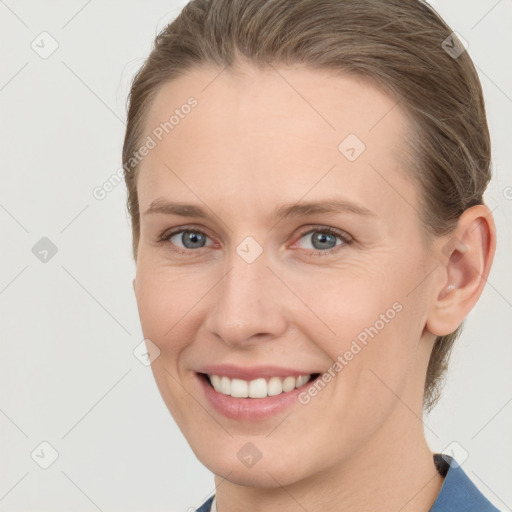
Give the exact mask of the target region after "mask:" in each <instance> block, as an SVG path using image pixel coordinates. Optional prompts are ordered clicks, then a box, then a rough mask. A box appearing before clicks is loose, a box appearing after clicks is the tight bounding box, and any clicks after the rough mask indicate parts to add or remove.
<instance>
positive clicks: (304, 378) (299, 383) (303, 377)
mask: <svg viewBox="0 0 512 512" xmlns="http://www.w3.org/2000/svg"><path fill="white" fill-rule="evenodd" d="M307 380H308V376H307V375H300V376H299V377H297V382H296V383H295V387H296V388H300V387H301V386H302V385H303V384H305V383H306V381H307Z"/></svg>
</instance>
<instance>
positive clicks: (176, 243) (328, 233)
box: [158, 226, 353, 255]
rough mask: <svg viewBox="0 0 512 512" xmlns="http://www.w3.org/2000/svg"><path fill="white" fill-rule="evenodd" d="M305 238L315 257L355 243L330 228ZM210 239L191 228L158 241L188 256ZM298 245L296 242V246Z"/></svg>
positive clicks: (167, 233) (315, 230) (313, 231)
mask: <svg viewBox="0 0 512 512" xmlns="http://www.w3.org/2000/svg"><path fill="white" fill-rule="evenodd" d="M303 238H304V239H305V240H306V241H307V242H308V243H309V245H310V247H305V249H306V250H308V251H310V252H312V254H314V255H325V254H332V253H333V252H337V251H338V250H339V249H341V247H342V246H344V245H348V244H350V243H352V242H353V238H352V237H351V236H350V235H349V234H348V233H345V232H344V231H341V230H339V229H336V228H332V227H329V226H316V227H314V228H313V229H310V230H308V231H304V232H303V233H301V235H300V239H303ZM208 239H210V237H209V236H208V235H207V234H206V233H205V232H204V231H202V230H201V229H196V228H193V227H189V228H187V229H184V228H181V229H175V230H173V231H165V232H164V233H163V234H162V235H161V236H160V237H159V239H158V241H159V242H161V243H166V244H168V245H169V247H170V248H171V250H173V251H174V252H177V253H179V254H181V255H186V254H187V253H189V252H190V251H194V250H195V249H203V248H205V247H208V246H211V245H214V244H209V245H206V241H207V240H208ZM300 239H299V240H300ZM336 239H338V240H340V241H341V243H337V240H336ZM210 240H211V239H210ZM297 243H298V242H295V244H297ZM303 248H304V247H303Z"/></svg>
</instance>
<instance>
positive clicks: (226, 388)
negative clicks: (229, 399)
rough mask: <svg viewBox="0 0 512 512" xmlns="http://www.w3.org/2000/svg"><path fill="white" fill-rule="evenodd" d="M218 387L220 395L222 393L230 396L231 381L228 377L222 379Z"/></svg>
mask: <svg viewBox="0 0 512 512" xmlns="http://www.w3.org/2000/svg"><path fill="white" fill-rule="evenodd" d="M220 387H221V390H220V392H221V393H224V394H225V395H230V394H231V379H230V378H229V377H222V378H221V379H220Z"/></svg>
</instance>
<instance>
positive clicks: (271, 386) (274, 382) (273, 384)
mask: <svg viewBox="0 0 512 512" xmlns="http://www.w3.org/2000/svg"><path fill="white" fill-rule="evenodd" d="M282 392H283V386H282V384H281V379H280V378H279V377H272V378H271V379H270V380H269V381H268V384H267V394H268V396H275V395H279V394H281V393H282Z"/></svg>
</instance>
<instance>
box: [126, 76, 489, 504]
mask: <svg viewBox="0 0 512 512" xmlns="http://www.w3.org/2000/svg"><path fill="white" fill-rule="evenodd" d="M240 69H241V70H242V72H240V73H237V74H236V75H235V74H232V73H229V72H227V71H224V72H222V73H220V74H219V72H220V70H219V69H216V68H213V67H206V66H203V67H200V68H197V69H195V70H193V71H190V72H189V73H187V74H186V75H183V76H181V77H180V78H178V79H176V80H173V81H172V82H169V83H167V84H166V85H165V86H164V87H162V89H161V90H160V91H159V93H158V95H157V96H156V98H155V100H154V102H153V104H152V107H151V109H150V111H149V112H148V116H147V119H146V134H145V135H144V138H145V137H146V136H147V135H150V134H151V132H152V130H153V129H154V128H155V127H157V126H158V125H159V124H160V123H161V122H163V121H165V120H166V119H168V117H169V113H171V112H172V111H173V110H174V109H175V108H178V107H179V106H180V105H182V104H184V103H185V102H186V100H187V98H189V97H190V96H194V97H195V98H196V99H197V100H198V105H197V107H195V108H194V109H193V110H192V112H191V113H190V114H189V115H188V116H187V117H186V118H185V119H183V120H181V121H180V124H179V125H178V126H176V127H175V128H174V130H173V131H172V132H170V133H169V134H168V135H167V136H166V137H164V138H163V140H162V141H161V142H159V143H158V145H157V146H156V147H155V148H154V149H152V150H151V151H150V152H149V154H148V155H147V156H146V157H145V158H144V159H143V161H142V162H141V164H140V174H139V177H138V181H137V191H138V196H139V204H140V211H141V232H140V241H139V246H138V253H137V271H136V277H135V280H134V290H135V294H136V299H137V304H138V309H139V315H140V320H141V324H142V329H143V333H144V337H145V338H148V339H150V340H151V341H152V342H153V343H154V344H155V345H156V346H157V347H158V348H159V350H160V355H159V356H158V357H157V358H156V359H155V360H154V362H153V363H152V370H153V374H154V377H155V379H156V383H157V385H158V387H159V390H160V392H161V395H162V397H163V400H164V401H165V403H166V405H167V407H168V409H169V411H170V412H171V414H172V416H173V418H174V419H175V421H176V423H177V424H178V426H179V428H180V429H181V431H182V432H183V434H184V436H185V437H186V439H187V441H188V443H189V444H190V446H191V448H192V450H193V451H194V453H195V454H196V456H197V457H198V459H199V460H200V461H201V462H202V463H203V464H204V465H205V466H206V467H207V468H209V469H210V470H211V471H212V472H213V473H214V474H215V484H216V487H217V489H216V495H217V507H218V510H219V511H220V512H231V511H235V510H241V509H244V510H247V511H255V510H266V511H269V512H272V511H277V510H279V511H280V512H287V511H292V510H303V509H305V510H308V512H315V511H320V510H322V511H323V512H326V511H331V510H332V511H334V510H340V507H343V510H351V511H363V510H381V511H387V510H389V511H393V512H396V511H398V510H400V511H401V512H409V511H427V510H429V508H430V507H431V506H432V504H433V502H434V501H435V498H436V496H437V494H438V493H439V490H440V488H441V485H442V483H443V479H442V477H441V476H440V475H439V474H438V473H437V471H436V470H435V467H434V464H433V460H432V453H433V452H432V451H431V450H430V448H429V447H428V445H427V443H426V440H425V436H424V432H423V424H422V420H421V418H422V401H423V386H424V381H425V373H426V368H427V364H428V359H429V356H430V351H431V349H432V344H433V341H434V340H435V337H436V336H437V335H444V334H448V333H450V332H453V331H454V330H455V329H456V327H457V326H458V325H459V324H460V323H461V321H462V320H463V318H464V317H465V316H466V315H467V314H468V313H469V311H470V310H471V308H472V307H473V306H474V304H475V303H476V301H477V300H478V297H479V296H480V294H481V292H482V289H483V286H484V284H485V277H486V276H487V275H488V273H489V269H490V265H491V262H492V258H493V255H494V248H495V232H494V229H495V228H494V223H493V219H492V215H491V214H490V212H489V210H488V208H487V207H485V206H476V207H473V208H470V209H469V210H467V211H466V212H465V213H464V214H463V215H462V216H461V218H460V220H459V223H458V225H457V228H456V230H455V231H454V232H453V233H451V234H450V235H449V236H446V237H442V238H438V239H436V240H435V241H434V243H432V244H428V243H427V241H426V238H425V235H424V232H423V231H422V228H421V226H420V222H419V217H418V211H419V202H418V200H419V191H418V190H417V186H416V185H415V184H414V183H413V181H412V180H410V179H409V178H408V176H407V169H404V168H403V166H401V164H400V163H399V162H400V160H399V152H400V150H401V149H402V148H403V139H404V137H405V136H406V134H407V133H408V130H409V129H410V128H409V127H408V124H407V120H406V117H405V114H404V112H403V111H401V110H400V108H399V107H397V106H395V108H392V107H393V106H394V105H395V103H396V102H395V101H394V100H393V99H391V98H390V97H388V96H387V95H386V94H384V93H383V92H381V91H380V90H379V89H377V88H375V87H374V86H373V85H371V84H369V83H366V82H364V81H361V80H360V79H356V78H354V77H351V76H348V75H340V74H338V75H333V74H328V73H327V72H325V73H324V72H320V71H313V70H309V69H307V68H304V67H300V66H294V67H279V68H275V69H274V68H272V69H270V68H269V69H268V70H257V69H254V68H251V67H249V66H243V67H241V68H240ZM350 133H353V134H356V135H357V136H358V137H359V139H360V140H362V141H363V142H364V144H365V145H366V150H365V151H364V152H363V153H362V154H361V155H360V156H359V157H358V158H357V159H356V160H355V161H353V162H351V161H349V160H348V159H347V158H345V156H344V155H343V154H342V153H341V152H340V151H339V150H338V145H339V144H340V142H341V141H342V140H343V139H344V138H345V137H346V136H347V135H348V134H350ZM333 197H336V198H340V197H342V198H344V199H345V200H348V201H351V202H353V203H356V204H357V205H359V206H363V207H365V208H367V209H368V210H370V211H371V212H373V214H372V215H371V216H361V215H357V214H355V213H350V212H342V213H328V214H327V213H320V214H310V215H307V216H303V217H293V218H288V219H283V220H281V221H277V220H276V219H275V218H274V217H273V216H272V212H273V210H274V208H275V207H277V206H279V205H281V204H283V203H292V204H294V203H297V202H299V201H301V202H303V201H325V200H326V199H327V198H333ZM158 198H164V199H166V200H169V201H179V202H184V203H187V204H194V205H197V206H200V207H203V208H205V209H206V210H207V214H208V217H207V218H196V217H181V216H176V215H167V214H162V213H153V214H145V212H146V210H147V209H148V208H149V206H150V204H151V203H152V202H153V201H154V200H156V199H158ZM325 227H332V228H336V229H339V230H341V231H342V232H346V233H348V234H349V235H350V236H351V237H352V238H353V242H352V243H343V242H342V240H341V239H339V238H335V239H334V240H335V243H336V247H335V248H334V249H332V248H331V247H334V242H333V243H332V244H330V245H329V244H327V245H324V246H321V245H320V246H319V245H318V244H317V245H312V244H313V242H312V239H311V235H312V234H315V233H316V231H319V232H320V233H322V228H325ZM170 228H182V229H190V230H191V231H193V230H194V228H196V229H197V228H199V229H200V230H201V231H203V232H205V233H206V234H207V236H208V238H207V239H206V242H205V243H204V245H203V247H200V248H196V249H195V248H192V249H190V248H187V247H186V246H185V245H184V244H183V241H182V239H181V234H179V235H178V236H173V237H172V242H171V241H167V242H159V241H158V240H159V237H161V235H162V234H164V233H165V232H166V231H167V232H168V231H169V230H170ZM311 231H313V233H311ZM304 233H309V234H305V235H304ZM247 236H251V237H253V238H254V239H255V240H256V241H257V243H258V244H259V245H260V246H261V248H262V249H263V252H262V254H261V255H260V256H259V257H258V258H257V259H256V260H255V261H254V262H252V263H247V262H246V261H245V260H244V259H242V258H241V257H240V256H239V255H238V254H237V252H236V248H237V246H239V244H240V243H241V242H242V241H243V240H244V239H245V238H246V237H247ZM454 240H455V241H457V243H456V244H454V243H453V241H454ZM173 243H174V245H173ZM318 247H320V248H318ZM322 247H324V248H322ZM173 248H174V249H175V250H173ZM447 248H448V249H447ZM315 249H316V250H317V254H315V253H314V251H315ZM176 251H182V253H181V254H180V253H179V252H176ZM329 251H330V253H329ZM449 284H453V285H454V286H455V289H454V290H452V291H450V292H448V293H446V291H445V290H446V287H447V286H448V285H449ZM396 302H398V303H399V304H400V305H401V306H402V310H401V311H400V312H399V313H397V314H396V315H395V317H394V318H393V319H392V320H391V321H389V322H388V323H386V325H385V327H384V328H383V329H381V330H380V331H379V333H378V335H376V336H375V337H374V338H372V339H370V340H369V342H368V344H367V346H365V347H364V348H363V349H362V350H361V351H360V352H359V353H358V354H357V355H356V356H355V357H354V358H353V359H352V360H351V361H350V362H349V364H347V365H346V366H345V367H344V368H343V370H342V371H341V372H340V373H339V374H338V375H337V376H336V378H334V379H332V381H331V382H330V383H328V385H327V386H326V387H325V388H324V389H323V390H322V391H321V392H320V393H318V395H317V396H315V397H314V398H312V399H311V401H310V402H309V403H308V404H306V405H303V404H300V403H296V404H294V405H293V406H292V407H291V408H289V409H287V410H286V411H284V412H283V413H280V414H278V415H276V416H274V417H272V418H270V419H267V420H264V421H258V422H250V423H249V422H241V421H237V420H233V419H228V418H226V417H224V416H222V415H220V414H218V413H217V412H216V411H215V410H214V409H212V407H211V406H210V405H209V402H208V401H207V400H206V398H205V396H203V393H202V389H201V387H200V386H199V384H198V381H197V379H196V376H195V370H197V369H198V368H200V367H201V366H202V365H204V364H213V363H219V364H220V363H232V364H236V365H241V366H251V365H265V364H273V365H280V366H285V367H291V368H297V369H304V370H307V371H306V373H309V371H325V370H327V369H328V368H329V367H331V366H332V364H333V362H334V361H336V358H337V357H338V356H339V355H343V354H344V353H345V351H346V350H348V349H349V348H350V346H351V343H352V340H354V339H355V338H356V337H357V335H358V334H359V333H360V332H361V331H363V330H364V329H365V328H366V327H369V326H372V325H374V324H375V322H376V321H377V320H378V319H379V318H380V315H381V314H383V313H385V312H386V310H388V309H389V308H391V307H392V305H393V304H394V303H396ZM246 442H251V443H253V444H254V445H255V446H256V447H257V449H258V450H259V452H260V453H261V459H260V460H259V461H258V462H257V463H256V464H255V465H254V466H252V467H250V468H248V467H246V466H245V465H244V464H242V463H241V461H240V460H239V458H238V457H237V452H238V451H239V450H240V448H241V447H242V446H243V445H244V444H245V443H246ZM369 491H371V492H369Z"/></svg>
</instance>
